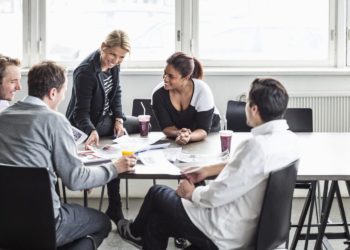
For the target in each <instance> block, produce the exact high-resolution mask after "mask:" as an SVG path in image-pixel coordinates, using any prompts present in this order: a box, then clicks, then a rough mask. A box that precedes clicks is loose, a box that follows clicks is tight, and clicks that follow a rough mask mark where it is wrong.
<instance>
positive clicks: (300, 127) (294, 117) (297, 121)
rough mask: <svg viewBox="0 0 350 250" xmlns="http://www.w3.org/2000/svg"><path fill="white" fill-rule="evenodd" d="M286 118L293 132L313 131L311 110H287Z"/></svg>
mask: <svg viewBox="0 0 350 250" xmlns="http://www.w3.org/2000/svg"><path fill="white" fill-rule="evenodd" d="M284 118H285V119H286V120H287V123H288V126H289V129H290V130H291V131H293V132H312V131H313V123H312V109H311V108H287V110H286V113H285V114H284Z"/></svg>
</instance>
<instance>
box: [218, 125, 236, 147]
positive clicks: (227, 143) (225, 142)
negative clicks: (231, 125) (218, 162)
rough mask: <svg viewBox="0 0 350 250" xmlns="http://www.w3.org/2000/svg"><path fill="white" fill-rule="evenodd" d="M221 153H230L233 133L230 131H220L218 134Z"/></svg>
mask: <svg viewBox="0 0 350 250" xmlns="http://www.w3.org/2000/svg"><path fill="white" fill-rule="evenodd" d="M219 133H220V141H221V152H224V151H226V150H228V152H230V151H231V140H232V135H233V132H232V131H231V130H221V131H220V132H219Z"/></svg>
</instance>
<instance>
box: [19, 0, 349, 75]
mask: <svg viewBox="0 0 350 250" xmlns="http://www.w3.org/2000/svg"><path fill="white" fill-rule="evenodd" d="M22 1H23V59H22V65H23V66H24V67H29V66H30V65H33V64H35V63H37V62H39V61H41V60H45V59H46V32H45V31H46V4H47V2H46V0H22ZM175 3H176V4H175V30H174V32H175V41H174V43H175V50H176V51H179V50H181V51H184V52H185V53H188V54H191V55H193V56H196V57H198V42H199V41H198V27H199V4H200V1H199V0H175ZM329 6H330V9H329V20H330V25H329V29H330V30H329V34H330V38H329V56H328V60H325V61H311V60H310V61H256V60H252V61H231V60H202V63H203V65H204V66H205V67H208V68H211V67H212V68H237V67H238V68H240V67H247V68H253V67H255V68H256V67H260V68H263V67H275V68H288V67H290V68H293V67H301V68H307V67H313V68H326V67H328V68H346V67H349V66H350V43H349V40H350V31H349V27H350V0H337V1H336V0H329ZM169 56H170V55H169ZM199 59H200V58H199ZM165 60H166V58H164V60H161V61H152V62H150V61H132V60H128V58H127V59H126V60H125V62H124V63H123V64H124V65H123V67H124V68H130V69H147V68H151V69H152V68H153V69H157V68H163V67H164V64H165ZM58 63H61V64H64V65H65V66H67V67H74V66H76V65H77V64H78V63H79V62H75V61H58Z"/></svg>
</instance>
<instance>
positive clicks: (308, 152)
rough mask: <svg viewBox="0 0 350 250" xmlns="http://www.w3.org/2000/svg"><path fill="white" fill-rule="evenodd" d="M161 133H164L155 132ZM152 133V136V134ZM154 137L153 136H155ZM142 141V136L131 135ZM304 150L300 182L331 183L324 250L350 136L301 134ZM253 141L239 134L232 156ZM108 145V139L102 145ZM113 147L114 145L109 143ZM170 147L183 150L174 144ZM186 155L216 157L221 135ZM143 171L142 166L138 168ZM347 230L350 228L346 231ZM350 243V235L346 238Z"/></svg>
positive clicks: (345, 176) (348, 163)
mask: <svg viewBox="0 0 350 250" xmlns="http://www.w3.org/2000/svg"><path fill="white" fill-rule="evenodd" d="M152 133H161V132H152ZM152 133H151V134H152ZM151 134H150V135H151ZM131 136H135V137H138V136H139V135H131ZM297 136H298V141H299V142H298V143H299V148H300V161H299V168H298V176H297V179H298V180H300V181H327V182H330V183H331V184H330V188H329V191H328V194H326V195H327V197H324V198H325V202H324V205H323V207H322V211H323V213H322V216H321V222H320V225H319V228H318V234H317V239H316V243H315V249H316V250H318V249H321V246H322V243H323V240H324V236H325V235H326V234H325V229H326V227H327V221H328V218H329V212H330V210H331V206H332V202H333V198H334V196H335V194H336V193H338V191H339V187H338V182H339V181H350V133H317V132H313V133H297ZM250 137H252V134H251V133H237V132H235V133H234V134H233V137H232V142H231V152H233V151H234V150H235V148H236V147H237V146H238V145H239V144H240V143H241V142H242V141H244V140H246V139H248V138H250ZM103 143H108V140H106V139H104V140H103V141H102V142H101V144H102V145H103ZM109 143H111V142H110V141H109ZM170 147H179V146H178V145H176V144H175V143H174V142H173V141H172V142H171V144H170ZM182 152H184V153H188V154H212V155H216V154H219V153H220V152H221V144H220V137H219V133H210V134H209V135H208V137H207V138H206V139H205V140H203V141H201V142H193V143H190V144H188V145H184V146H182ZM138 167H142V166H138ZM120 177H121V178H127V179H146V178H148V179H155V178H156V179H179V178H181V175H174V174H166V173H161V174H155V173H154V172H153V173H150V174H147V173H145V172H144V171H143V172H142V173H138V171H137V169H136V171H135V172H134V173H123V174H121V175H120ZM345 230H347V226H346V229H345ZM344 237H346V238H348V239H349V232H348V231H346V234H345V236H344Z"/></svg>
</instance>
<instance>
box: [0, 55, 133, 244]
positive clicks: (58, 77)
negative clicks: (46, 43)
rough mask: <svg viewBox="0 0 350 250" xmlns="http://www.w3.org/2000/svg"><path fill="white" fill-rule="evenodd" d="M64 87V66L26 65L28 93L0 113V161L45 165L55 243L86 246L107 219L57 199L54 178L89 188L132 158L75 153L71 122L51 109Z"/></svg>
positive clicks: (106, 226)
mask: <svg viewBox="0 0 350 250" xmlns="http://www.w3.org/2000/svg"><path fill="white" fill-rule="evenodd" d="M66 90H67V77H66V75H65V72H64V69H63V68H62V67H60V66H58V65H57V64H55V63H54V62H48V61H47V62H42V63H39V64H38V65H35V66H33V67H32V68H31V69H30V70H29V72H28V92H29V93H28V96H27V97H26V98H25V99H23V100H22V101H19V102H17V103H15V104H14V105H12V106H10V107H9V108H7V109H6V110H4V111H3V112H1V113H0V131H1V134H2V135H1V137H0V162H1V163H5V164H11V165H17V166H23V167H24V166H28V167H43V168H47V169H48V171H49V174H50V180H51V193H52V199H53V205H54V215H55V219H56V241H57V246H62V245H67V244H68V243H69V244H68V245H71V246H73V247H74V248H75V249H91V247H92V246H91V243H90V242H89V240H87V238H86V236H87V235H90V236H92V237H93V238H94V240H95V242H96V244H97V245H100V244H101V243H102V241H103V239H104V238H105V237H107V236H108V233H109V232H110V230H111V223H110V220H109V218H108V216H107V215H105V214H104V213H101V212H99V211H97V210H94V209H91V208H86V207H82V206H80V205H76V204H61V203H60V200H59V197H58V195H57V193H56V191H55V184H56V182H57V177H60V178H61V179H62V182H63V184H64V185H66V186H67V187H68V188H70V189H72V190H82V189H89V188H94V187H97V186H101V185H104V184H106V183H107V182H109V181H110V180H112V179H113V178H116V177H117V175H118V173H122V172H125V171H129V170H131V169H132V167H133V166H134V165H135V164H136V158H135V156H129V157H121V158H120V159H118V160H116V161H114V162H112V163H106V164H104V165H101V166H94V167H85V166H84V165H83V163H82V162H81V161H80V159H79V158H78V156H77V149H76V145H75V142H74V138H73V132H72V129H71V126H70V123H69V122H68V120H67V119H66V118H65V116H64V115H62V114H60V113H58V112H57V111H56V110H57V107H58V105H59V104H60V102H61V101H62V100H63V99H64V97H65V93H66ZM38 216H39V215H38ZM89 244H90V246H89Z"/></svg>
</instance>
